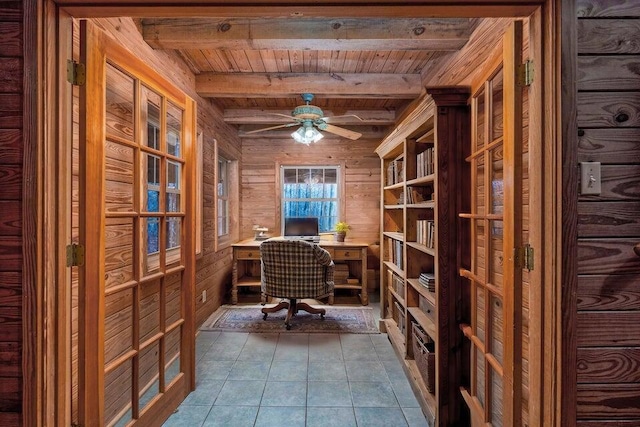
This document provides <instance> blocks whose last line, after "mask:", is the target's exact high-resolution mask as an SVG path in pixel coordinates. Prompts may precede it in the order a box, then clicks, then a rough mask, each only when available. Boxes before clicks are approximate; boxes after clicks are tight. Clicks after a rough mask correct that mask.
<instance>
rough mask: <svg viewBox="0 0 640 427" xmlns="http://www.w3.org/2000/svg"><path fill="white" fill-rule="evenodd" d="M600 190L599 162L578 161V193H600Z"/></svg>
mask: <svg viewBox="0 0 640 427" xmlns="http://www.w3.org/2000/svg"><path fill="white" fill-rule="evenodd" d="M601 192H602V176H601V175H600V162H580V194H600V193H601Z"/></svg>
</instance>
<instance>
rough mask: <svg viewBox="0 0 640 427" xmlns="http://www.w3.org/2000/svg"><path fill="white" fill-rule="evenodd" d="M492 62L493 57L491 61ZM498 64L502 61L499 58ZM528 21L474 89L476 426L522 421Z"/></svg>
mask: <svg viewBox="0 0 640 427" xmlns="http://www.w3.org/2000/svg"><path fill="white" fill-rule="evenodd" d="M490 62H491V61H490ZM497 62H499V64H497V65H496V63H497ZM521 63H522V23H521V22H520V21H516V22H514V23H513V24H512V25H511V27H510V28H509V30H508V31H507V32H506V33H505V35H504V37H503V41H502V55H501V60H500V61H493V62H492V65H491V68H490V69H487V70H486V72H485V73H484V76H485V78H483V79H482V81H481V82H479V83H478V84H477V85H475V87H473V88H472V97H471V117H472V136H471V155H470V156H469V157H468V159H467V161H469V162H470V164H471V212H469V213H466V214H462V215H461V217H462V218H465V219H464V220H468V221H469V222H470V227H469V229H470V230H471V236H470V242H471V262H470V266H468V268H463V269H461V275H462V276H463V277H464V278H465V279H466V280H465V281H464V282H465V283H466V284H467V285H468V286H469V288H470V289H469V292H468V294H469V295H470V300H471V304H470V306H471V313H470V323H471V324H470V325H463V328H462V329H463V331H464V334H465V336H466V337H467V339H468V340H469V347H470V350H471V351H470V361H469V362H470V363H469V365H470V370H471V376H470V386H469V388H465V389H463V390H462V394H463V396H464V399H465V401H466V403H467V405H468V406H469V409H470V413H471V419H472V425H473V426H480V425H483V426H484V425H493V426H508V427H512V426H519V425H521V417H522V309H523V307H522V268H521V267H519V261H518V259H517V258H518V256H519V255H518V254H519V251H520V248H521V246H522V233H523V225H522V206H523V197H522V188H523V186H522V133H523V114H522V87H521V86H520V85H519V84H518V81H517V75H518V68H519V66H520V64H521Z"/></svg>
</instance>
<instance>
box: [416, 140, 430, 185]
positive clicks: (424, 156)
mask: <svg viewBox="0 0 640 427" xmlns="http://www.w3.org/2000/svg"><path fill="white" fill-rule="evenodd" d="M433 153H434V151H433V147H431V148H427V149H426V150H424V151H423V152H422V153H418V155H417V156H416V175H417V176H418V178H422V177H423V176H428V175H431V174H433V172H434V167H433V160H434V156H433Z"/></svg>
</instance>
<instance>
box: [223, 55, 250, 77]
mask: <svg viewBox="0 0 640 427" xmlns="http://www.w3.org/2000/svg"><path fill="white" fill-rule="evenodd" d="M227 52H228V53H227V55H228V56H229V58H230V59H231V60H232V62H234V63H235V66H236V68H235V69H236V70H237V71H238V72H241V73H251V72H253V69H252V67H251V63H250V62H249V58H247V53H246V51H244V50H230V51H227Z"/></svg>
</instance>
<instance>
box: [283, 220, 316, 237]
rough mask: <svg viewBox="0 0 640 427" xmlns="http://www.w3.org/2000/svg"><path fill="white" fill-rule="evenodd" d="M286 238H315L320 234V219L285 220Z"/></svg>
mask: <svg viewBox="0 0 640 427" xmlns="http://www.w3.org/2000/svg"><path fill="white" fill-rule="evenodd" d="M284 236H285V237H314V236H319V234H318V218H315V217H309V218H285V220H284Z"/></svg>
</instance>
